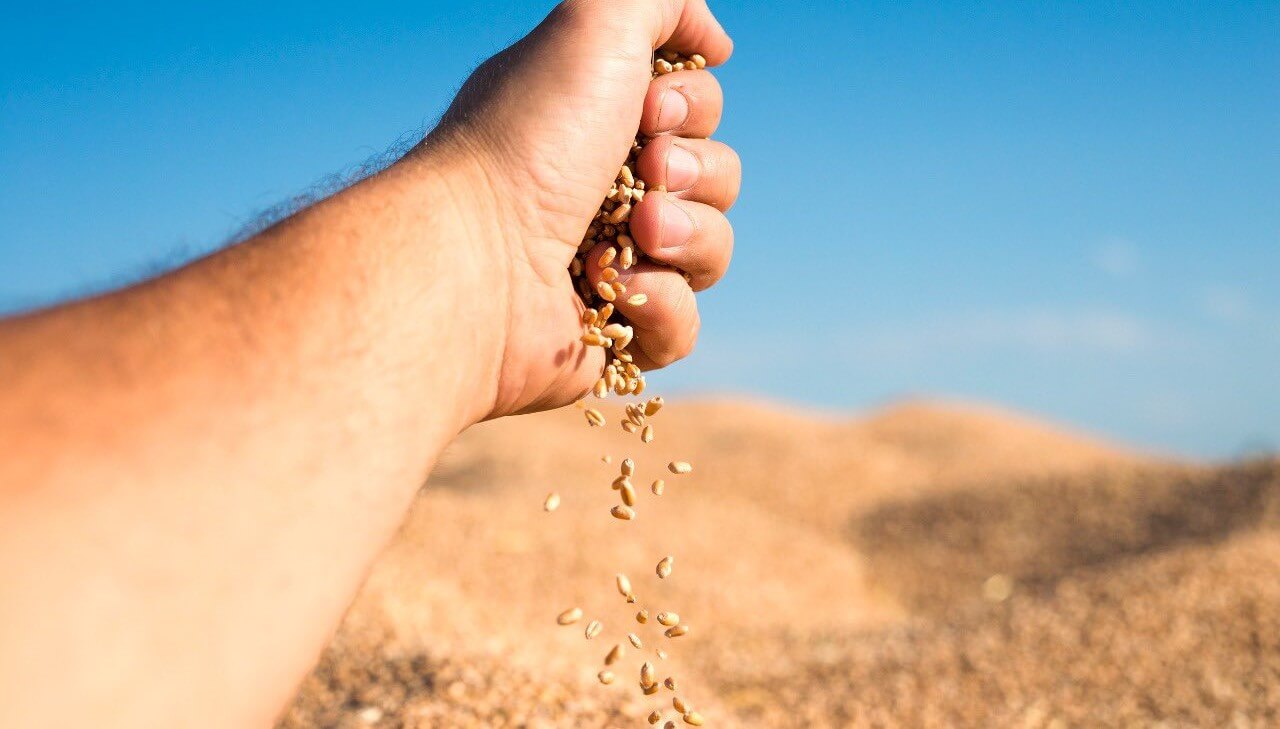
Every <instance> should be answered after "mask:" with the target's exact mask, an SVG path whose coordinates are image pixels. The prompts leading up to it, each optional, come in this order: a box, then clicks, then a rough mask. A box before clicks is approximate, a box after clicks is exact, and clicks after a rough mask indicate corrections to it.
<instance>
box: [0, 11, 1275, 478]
mask: <svg viewBox="0 0 1280 729" xmlns="http://www.w3.org/2000/svg"><path fill="white" fill-rule="evenodd" d="M713 5H714V8H715V10H716V11H717V13H718V14H719V16H720V17H721V19H722V20H723V22H724V24H725V25H726V27H727V28H728V29H729V30H730V31H731V32H732V34H733V36H734V38H735V40H736V42H737V51H736V55H735V57H734V59H733V61H732V63H730V64H729V65H728V66H726V67H725V68H724V69H722V70H721V71H720V72H719V77H720V79H721V80H722V82H723V84H724V87H725V89H726V95H727V99H728V102H727V111H726V117H725V120H724V124H723V126H722V131H721V132H720V134H719V135H718V136H719V137H720V138H722V139H723V140H725V141H726V142H729V143H731V144H733V145H734V146H735V147H736V148H737V149H738V150H739V152H740V153H741V155H742V158H743V160H744V164H745V169H746V175H747V177H746V185H745V189H744V192H743V195H742V198H741V202H740V203H739V205H738V207H737V209H736V210H735V211H734V212H733V214H732V217H733V220H734V222H735V224H736V230H737V237H738V256H737V258H736V259H735V262H734V267H733V270H732V272H731V275H730V276H729V278H727V279H726V280H725V282H724V283H723V284H722V285H721V286H720V287H719V288H717V289H715V290H714V291H712V292H709V293H708V294H707V295H706V296H704V297H703V311H704V321H705V327H704V336H703V340H702V343H701V345H700V350H699V352H698V354H697V356H696V357H694V358H693V359H691V360H690V361H689V362H687V363H684V364H682V365H681V366H680V367H677V368H675V369H673V370H672V371H671V372H669V373H664V374H662V375H660V376H659V377H658V378H656V382H658V383H659V384H661V385H662V386H663V387H664V388H665V389H666V390H667V391H668V392H706V391H708V390H710V389H715V390H723V391H730V392H746V393H755V394H759V395H763V396H767V397H771V398H775V399H782V400H789V401H797V402H801V403H806V404H810V405H816V406H820V407H822V408H827V409H834V410H846V409H850V408H854V409H865V408H867V407H870V406H875V405H877V404H880V403H883V402H885V401H889V400H895V399H899V398H902V397H906V396H924V397H934V398H936V397H944V398H957V399H961V400H977V401H984V402H995V403H1000V404H1003V405H1006V406H1008V407H1011V408H1015V409H1018V410H1022V411H1027V412H1031V413H1036V414H1039V415H1043V416H1046V417H1049V418H1052V419H1055V420H1058V421H1062V422H1066V423H1071V424H1073V425H1076V426H1079V427H1082V428H1085V429H1088V430H1090V431H1092V432H1096V433H1099V434H1103V435H1106V436H1109V437H1112V438H1116V439H1120V440H1123V441H1125V442H1128V443H1131V444H1134V445H1137V446H1140V447H1143V448H1146V449H1150V450H1153V451H1156V452H1164V453H1175V454H1182V455H1190V456H1195V457H1211V458H1222V457H1231V456H1237V455H1241V454H1246V453H1251V452H1258V451H1264V450H1270V449H1274V448H1276V447H1277V444H1280V385H1277V383H1276V373H1277V372H1280V285H1278V284H1280V203H1278V201H1280V141H1278V140H1280V40H1278V39H1280V5H1277V4H1276V3H1274V2H1235V3H1165V2H1138V3H1100V2H1081V3H1034V4H1006V3H996V4H991V3H914V2H892V3H890V2H869V3H845V2H804V3H792V2H749V1H745V0H738V1H736V2H728V1H722V2H716V3H713ZM549 6H550V3H548V2H509V1H505V0H504V1H503V2H493V1H490V0H475V1H472V2H466V3H436V2H418V3H410V4H379V3H328V2H313V3H306V4H302V3H236V2H229V3H219V4H216V5H210V6H192V5H189V4H134V3H110V4H83V5H74V4H62V3H49V4H46V3H40V4H25V5H23V6H21V7H17V6H15V7H11V8H8V9H7V10H6V13H5V14H6V25H7V26H8V27H9V29H10V32H9V33H8V34H7V40H6V42H5V43H4V44H3V47H2V48H0V104H2V106H3V111H2V113H0V168H2V169H3V170H4V174H3V175H0V263H2V265H0V311H5V312H14V311H19V310H23V309H25V308H29V307H33V306H38V305H42V304H47V303H50V302H53V301H57V300H60V299H63V298H66V297H68V296H77V295H81V294H84V293H87V292H92V291H96V290H100V289H103V288H106V287H110V286H115V285H118V284H121V283H124V282H128V281H131V280H135V279H137V278H139V277H142V276H146V275H149V274H151V273H154V272H156V271H158V270H163V269H165V268H168V267H171V266H174V265H176V264H179V263H181V262H183V261H185V260H188V259H190V258H193V257H195V256H198V255H201V254H203V253H206V252H208V251H211V250H213V249H215V248H217V247H218V246H219V245H221V244H223V243H224V242H225V241H226V240H227V239H228V238H229V237H230V236H231V235H232V234H233V233H234V232H235V231H236V230H237V229H239V228H240V227H241V226H243V225H245V224H247V223H249V222H251V221H252V220H253V219H254V218H255V216H257V215H258V214H259V213H261V212H262V211H264V210H266V209H269V208H271V207H272V206H273V205H275V204H276V203H278V202H280V201H282V200H287V199H289V198H292V197H293V196H295V195H298V194H300V193H303V192H306V191H307V190H309V189H311V188H313V187H314V186H315V185H316V184H324V182H325V180H326V179H329V182H330V184H332V182H333V178H332V177H331V176H333V175H339V176H340V175H342V174H343V173H344V171H347V172H349V171H350V170H352V169H353V168H354V167H356V166H357V165H359V164H360V163H362V162H364V161H365V160H367V159H368V158H370V157H374V156H377V155H379V154H380V153H382V152H384V151H385V150H386V149H388V148H389V147H391V146H393V145H394V144H395V142H396V141H397V140H404V139H412V138H415V137H416V136H417V135H419V134H420V133H421V132H422V131H423V130H424V129H427V128H430V126H431V125H432V123H433V121H434V119H435V118H436V117H437V116H438V114H439V113H440V112H441V111H442V110H443V109H444V107H445V105H446V104H447V102H448V100H449V99H450V97H451V95H452V94H453V92H454V91H455V90H456V89H457V88H458V86H459V85H460V83H461V82H462V80H463V79H464V78H465V77H466V75H467V74H468V73H469V71H470V70H471V69H472V68H473V67H474V66H475V65H476V64H478V63H479V62H480V61H481V60H483V59H484V58H485V57H487V56H488V55H490V54H492V53H494V52H495V51H497V50H499V49H500V48H502V47H503V46H505V45H507V44H509V43H510V42H512V41H514V40H515V39H516V38H518V37H519V36H520V35H522V34H523V33H524V32H526V31H527V30H528V29H529V28H530V27H531V26H532V25H534V24H535V23H536V22H537V21H538V20H539V19H540V18H541V17H542V16H543V15H544V13H545V12H546V10H547V9H548V8H549ZM815 337H819V338H820V339H821V341H820V342H815V339H814V338H815Z"/></svg>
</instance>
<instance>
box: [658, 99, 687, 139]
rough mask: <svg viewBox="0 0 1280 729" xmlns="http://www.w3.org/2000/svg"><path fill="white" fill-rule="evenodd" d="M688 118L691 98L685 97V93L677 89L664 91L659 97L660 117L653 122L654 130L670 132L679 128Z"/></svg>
mask: <svg viewBox="0 0 1280 729" xmlns="http://www.w3.org/2000/svg"><path fill="white" fill-rule="evenodd" d="M688 118H689V100H688V99H686V98H684V94H682V93H680V92H679V91H676V90H675V89H667V90H666V91H663V92H662V98H660V99H658V118H657V119H655V120H654V123H653V126H654V131H655V132H669V131H672V130H673V129H679V128H680V127H682V126H684V122H685V119H688Z"/></svg>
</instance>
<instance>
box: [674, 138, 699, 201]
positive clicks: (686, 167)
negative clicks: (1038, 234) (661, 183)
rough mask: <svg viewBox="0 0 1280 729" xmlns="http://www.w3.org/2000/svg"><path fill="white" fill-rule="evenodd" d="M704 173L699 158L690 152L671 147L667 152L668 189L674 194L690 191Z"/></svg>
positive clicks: (681, 148)
mask: <svg viewBox="0 0 1280 729" xmlns="http://www.w3.org/2000/svg"><path fill="white" fill-rule="evenodd" d="M701 171H702V169H701V166H700V165H699V164H698V158H697V157H695V156H693V153H692V152H690V151H689V150H687V149H685V148H683V147H681V146H679V145H674V144H673V145H671V151H669V152H667V189H668V190H670V191H672V192H680V191H681V190H688V189H689V188H691V187H693V186H694V185H695V184H697V182H698V174H699V173H700V172H701Z"/></svg>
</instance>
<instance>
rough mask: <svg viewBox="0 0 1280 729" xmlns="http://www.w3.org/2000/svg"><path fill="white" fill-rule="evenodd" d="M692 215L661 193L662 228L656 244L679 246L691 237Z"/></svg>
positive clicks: (667, 246)
mask: <svg viewBox="0 0 1280 729" xmlns="http://www.w3.org/2000/svg"><path fill="white" fill-rule="evenodd" d="M693 227H694V226H693V216H691V215H689V213H688V212H687V211H686V210H685V209H684V208H682V207H680V206H679V205H677V204H675V203H673V202H671V200H670V199H669V198H668V197H667V196H666V195H663V197H662V228H661V232H660V233H659V234H658V245H659V246H661V247H662V248H679V247H680V246H682V245H684V244H685V243H688V242H689V239H690V238H692V237H693Z"/></svg>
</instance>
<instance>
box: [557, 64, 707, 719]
mask: <svg viewBox="0 0 1280 729" xmlns="http://www.w3.org/2000/svg"><path fill="white" fill-rule="evenodd" d="M706 65H707V61H706V59H705V58H703V57H702V56H700V55H698V54H693V55H690V56H688V57H685V56H681V55H679V54H676V53H673V52H671V51H666V50H659V51H658V52H657V53H655V54H654V61H653V76H654V78H657V77H658V76H662V75H664V74H668V73H674V72H676V71H683V70H686V69H690V70H692V69H702V68H705V67H706ZM647 141H648V140H647V139H644V138H641V137H636V139H635V141H633V142H632V144H631V150H630V151H629V152H628V154H627V159H626V162H625V163H624V164H623V165H622V168H621V169H620V170H619V171H618V175H617V177H616V179H615V180H614V182H613V184H612V185H611V186H610V188H609V194H608V195H606V196H605V199H604V202H603V203H601V205H600V210H599V211H598V212H597V213H596V216H595V218H594V219H593V220H592V221H591V224H590V225H589V226H588V227H587V231H586V234H585V235H584V236H583V238H582V243H581V244H580V245H579V246H578V252H577V255H575V256H574V258H573V261H572V262H571V263H570V265H569V273H570V276H571V277H572V279H573V282H574V287H575V288H576V289H577V292H578V294H579V296H581V298H582V301H583V304H584V305H585V310H584V311H583V312H582V326H583V333H582V337H581V340H580V341H581V342H582V343H583V344H585V345H587V346H589V347H600V348H601V349H603V350H604V352H605V365H604V370H603V372H602V373H601V375H600V378H599V379H597V380H596V382H595V385H594V386H593V387H592V388H591V393H592V394H593V395H594V396H595V397H596V398H597V399H601V400H603V399H605V398H608V397H609V395H610V394H614V395H619V396H625V395H635V396H639V395H641V394H642V393H643V392H644V391H645V378H644V373H643V372H641V370H640V367H639V366H638V365H636V363H635V360H634V358H633V357H632V355H631V354H630V353H629V352H628V351H627V347H628V345H630V344H631V341H632V338H633V337H634V336H635V330H634V329H633V328H632V326H631V325H630V324H629V323H627V320H626V317H625V312H623V311H619V310H618V307H619V306H625V307H628V308H634V307H640V306H644V305H645V304H647V303H648V300H649V299H648V297H647V296H646V295H644V294H642V293H632V294H631V295H629V296H628V295H627V288H626V285H625V284H623V283H622V282H621V281H620V280H619V278H620V273H619V269H620V270H622V271H626V270H629V269H630V268H632V267H633V266H635V265H636V264H637V263H639V262H641V261H643V260H645V255H644V253H643V252H642V251H641V250H640V249H639V248H638V247H637V246H636V244H635V240H634V239H633V238H632V237H631V228H630V222H629V220H630V216H631V208H632V205H633V204H636V203H639V202H641V201H642V200H644V196H645V194H646V192H647V191H648V190H650V189H656V190H659V191H663V192H665V190H663V189H662V187H661V186H659V187H657V188H649V187H648V186H647V185H646V184H645V181H644V180H642V179H640V178H639V177H637V176H636V173H635V170H636V163H637V160H638V159H639V157H640V153H641V151H643V150H644V145H645V143H646V142H647ZM601 245H606V246H607V247H606V248H605V249H604V252H603V253H601V254H599V256H597V257H596V260H595V261H589V260H588V256H589V255H590V254H591V252H592V251H593V250H595V249H596V248H598V247H599V246H601ZM592 263H594V264H595V265H596V266H597V267H598V268H599V269H600V280H599V281H597V282H596V283H595V284H594V285H593V284H592V283H591V281H590V277H589V275H588V271H589V270H590V268H591V264H592ZM684 275H685V278H686V280H687V279H688V274H684ZM615 314H617V318H618V320H617V321H614V315H615ZM578 404H579V406H580V407H581V409H582V412H583V417H584V418H585V419H586V421H587V425H588V426H590V427H593V428H602V427H605V426H606V425H607V421H606V419H605V416H604V414H603V413H601V412H600V411H599V410H598V409H596V408H592V407H587V406H586V405H585V404H583V403H582V402H581V401H580V402H579V403H578ZM663 404H664V403H663V400H662V398H661V397H650V398H649V399H647V400H645V401H644V402H642V403H636V402H632V403H627V405H626V407H625V409H624V411H625V415H626V417H625V419H624V420H622V422H621V427H622V429H623V430H624V431H626V432H627V433H629V434H633V435H634V434H637V433H638V434H639V439H640V442H641V443H652V442H653V440H654V438H655V437H656V431H655V430H654V427H653V424H652V423H651V422H649V420H650V419H651V418H653V417H654V416H655V415H657V414H658V411H659V410H661V409H662V406H663ZM601 460H602V461H604V463H606V464H608V463H611V462H612V458H610V457H609V456H608V455H605V456H603V457H602V458H601ZM667 470H669V471H670V472H671V473H672V474H673V475H676V476H682V475H685V474H688V473H690V472H691V471H692V470H693V466H691V465H690V464H689V463H687V462H685V461H672V462H671V463H669V464H667ZM635 472H636V464H635V461H633V460H632V459H631V458H624V459H623V460H622V463H621V466H620V468H619V475H618V477H617V478H616V479H614V481H613V489H614V490H615V491H617V492H618V497H619V500H620V501H621V502H622V503H620V504H617V505H615V506H614V507H613V508H611V509H610V510H609V513H610V514H611V515H612V516H613V517H614V518H615V519H619V520H622V521H631V520H632V519H634V518H635V517H636V509H635V507H636V503H637V498H636V489H635V486H634V484H632V482H631V477H632V476H633V475H635ZM664 487H665V483H664V482H663V480H662V479H656V480H655V481H654V482H653V484H652V485H651V486H650V489H649V490H650V491H651V492H652V493H653V495H654V496H662V494H663V490H664ZM559 503H560V496H559V495H558V494H551V495H550V496H548V497H547V499H546V501H545V502H544V505H543V508H544V509H545V510H546V511H547V512H552V511H554V510H555V509H556V507H557V506H558V505H559ZM674 563H675V558H674V557H673V556H671V555H667V556H665V557H663V558H662V559H661V560H660V561H659V562H658V563H657V566H656V567H655V568H654V570H655V572H656V573H657V575H658V577H659V578H660V579H666V578H667V577H668V576H670V575H671V572H672V569H673V567H674ZM614 579H615V583H616V586H617V588H618V593H619V594H621V595H622V597H623V598H624V599H625V600H626V601H627V603H628V604H635V603H637V602H638V598H637V597H636V595H635V592H634V591H632V589H631V581H630V580H629V579H628V578H627V576H626V575H625V574H622V573H618V574H617V575H616V577H615V578H614ZM582 617H583V614H582V610H581V609H580V608H577V607H573V608H570V609H568V610H565V611H564V612H562V613H560V615H559V616H558V617H557V622H558V623H559V624H560V625H570V624H573V623H576V622H577V621H578V620H580V619H581V618H582ZM655 619H656V620H657V622H658V623H659V625H661V626H662V627H664V628H666V630H665V631H664V632H663V635H664V636H665V637H666V638H667V639H668V640H672V639H675V638H678V637H680V636H682V635H685V634H687V633H688V632H689V626H688V625H686V624H684V623H682V622H680V616H679V615H678V614H676V613H675V612H672V611H670V610H664V611H662V612H659V613H657V615H656V618H655ZM648 620H649V611H648V610H647V609H646V608H643V607H641V608H640V609H639V611H638V612H637V613H636V622H637V623H640V624H644V623H646V622H648ZM603 630H604V626H603V623H602V622H601V621H599V620H592V621H591V622H590V624H588V625H587V628H586V630H585V631H584V637H585V638H586V639H587V640H591V639H592V638H595V637H596V636H598V635H600V634H601V632H603ZM625 635H626V642H628V643H630V644H631V646H632V647H633V648H634V649H635V650H640V651H642V650H644V644H643V642H642V641H641V640H640V638H639V636H637V635H636V634H635V633H625ZM625 654H626V648H625V647H624V644H623V643H622V642H618V643H615V644H614V645H613V647H612V648H610V649H609V651H608V653H607V654H605V656H604V665H605V666H612V665H613V664H614V663H616V662H618V661H619V660H622V658H623V656H624V655H625ZM654 655H655V656H656V657H657V658H658V659H659V660H663V661H665V660H666V658H667V652H666V651H665V650H663V649H662V648H657V649H656V650H655V651H654ZM597 678H599V680H600V683H602V684H605V685H609V684H612V683H614V681H615V680H616V679H617V675H616V674H615V673H614V671H613V670H611V669H609V668H605V669H603V670H601V671H600V672H599V673H598V674H597ZM676 686H677V684H676V679H675V677H674V676H667V677H665V678H664V679H662V681H661V683H660V682H659V679H658V672H657V668H655V666H654V664H653V663H652V662H650V661H647V660H646V661H644V662H643V663H642V664H641V666H640V674H639V688H640V690H641V692H642V693H643V694H644V695H645V696H653V695H655V694H657V693H659V691H660V690H661V689H663V688H664V687H665V688H666V690H667V691H669V692H670V693H671V706H672V708H673V709H674V710H675V712H676V714H677V715H678V716H679V717H680V718H681V719H682V720H683V721H684V723H685V724H688V725H690V726H702V724H703V722H704V719H703V717H702V715H701V714H699V713H698V712H697V711H694V710H693V709H692V708H691V707H690V706H689V705H688V704H686V703H685V702H684V700H683V699H681V698H680V697H679V696H677V695H676V694H675V691H676ZM663 718H664V715H663V713H662V709H661V708H658V709H655V710H654V711H653V713H651V714H649V716H648V717H647V721H648V723H649V724H651V725H657V724H658V723H659V722H661V721H662V720H663ZM663 726H664V729H673V728H674V727H675V722H674V721H667V722H666V724H664V725H663Z"/></svg>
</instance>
